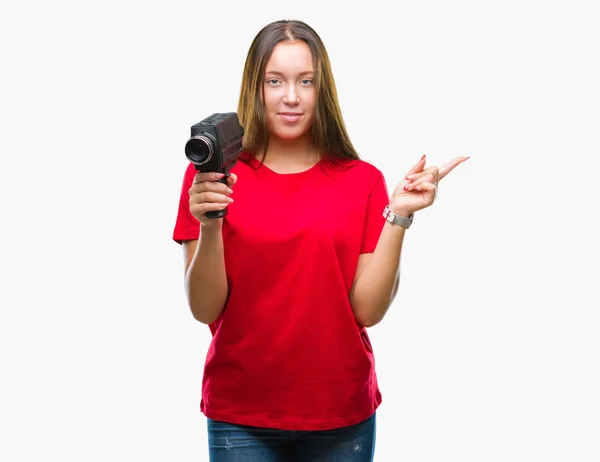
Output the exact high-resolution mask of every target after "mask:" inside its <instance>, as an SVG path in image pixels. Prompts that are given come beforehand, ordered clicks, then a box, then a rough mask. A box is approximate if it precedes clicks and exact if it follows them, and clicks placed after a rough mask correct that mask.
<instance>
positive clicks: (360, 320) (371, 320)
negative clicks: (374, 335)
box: [356, 316, 383, 328]
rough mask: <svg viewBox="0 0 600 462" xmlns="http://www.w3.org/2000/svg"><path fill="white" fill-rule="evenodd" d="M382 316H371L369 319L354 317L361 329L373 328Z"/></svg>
mask: <svg viewBox="0 0 600 462" xmlns="http://www.w3.org/2000/svg"><path fill="white" fill-rule="evenodd" d="M382 319H383V316H371V317H366V316H364V317H362V318H360V317H356V322H357V323H358V324H359V325H360V326H362V327H366V328H368V327H373V326H376V325H377V324H379V323H380V322H381V320H382Z"/></svg>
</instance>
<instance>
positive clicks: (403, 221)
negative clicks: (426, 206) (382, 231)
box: [383, 205, 415, 229]
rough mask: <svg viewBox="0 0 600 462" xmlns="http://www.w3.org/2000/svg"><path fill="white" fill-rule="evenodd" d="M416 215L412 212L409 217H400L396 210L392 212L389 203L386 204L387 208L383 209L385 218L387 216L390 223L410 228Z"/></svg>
mask: <svg viewBox="0 0 600 462" xmlns="http://www.w3.org/2000/svg"><path fill="white" fill-rule="evenodd" d="M414 215H415V214H414V213H411V214H410V215H409V216H408V217H400V216H398V215H396V214H395V213H394V212H392V211H391V210H390V207H389V206H388V205H386V206H385V209H383V218H385V219H386V220H387V221H389V222H390V223H393V224H395V225H398V226H402V227H403V228H406V229H408V228H410V225H412V222H413V217H414Z"/></svg>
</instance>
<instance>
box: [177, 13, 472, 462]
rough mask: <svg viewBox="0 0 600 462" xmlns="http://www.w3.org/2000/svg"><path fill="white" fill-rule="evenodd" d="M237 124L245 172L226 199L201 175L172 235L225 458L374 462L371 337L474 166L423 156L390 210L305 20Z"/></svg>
mask: <svg viewBox="0 0 600 462" xmlns="http://www.w3.org/2000/svg"><path fill="white" fill-rule="evenodd" d="M238 115H239V117H240V123H241V125H242V126H243V127H244V129H245V136H244V153H243V155H242V157H241V161H240V162H238V163H237V164H236V165H235V167H234V168H233V169H232V171H231V176H230V177H229V178H228V179H227V185H225V184H223V183H220V182H218V181H217V180H219V179H220V177H221V176H220V175H218V174H215V173H212V172H203V173H199V172H196V171H195V169H194V166H193V165H192V164H190V165H189V166H188V168H187V170H186V173H185V177H184V182H183V187H182V191H181V201H180V205H179V214H178V216H177V222H176V226H175V230H174V234H173V238H174V240H175V241H177V242H179V243H182V244H183V246H184V248H185V267H186V272H185V287H186V295H187V297H188V303H189V306H190V309H191V311H192V314H193V315H194V317H195V318H196V319H197V320H198V321H200V322H202V323H205V324H208V325H209V326H210V329H211V332H212V334H213V338H212V342H211V345H210V347H209V350H208V354H207V358H206V364H205V368H204V375H203V380H202V400H201V410H202V412H203V413H204V414H205V415H206V417H207V419H208V421H207V425H208V431H209V435H208V437H209V449H210V456H211V460H212V461H244V462H251V461H254V460H260V461H286V460H299V461H335V460H338V459H339V460H345V461H357V462H358V461H370V460H372V458H373V453H374V443H375V412H376V409H377V407H378V406H379V404H380V403H381V394H380V391H379V388H378V385H377V377H376V373H375V362H374V356H373V351H372V348H371V344H370V342H369V337H368V335H367V332H366V330H365V329H366V328H367V327H370V326H373V325H375V324H377V323H378V322H380V321H381V319H382V318H383V317H384V315H385V313H386V310H387V309H388V307H389V306H390V304H391V302H392V301H393V299H394V297H395V294H396V290H397V287H398V268H399V260H400V253H401V248H402V241H403V238H404V233H405V232H406V228H408V227H409V226H410V222H411V220H412V217H413V214H414V213H415V212H416V211H418V210H420V209H423V208H425V207H428V206H429V205H431V204H432V203H433V200H434V197H435V194H436V188H437V183H438V181H439V180H440V179H441V178H443V177H444V176H445V175H446V174H447V173H448V172H450V171H451V170H452V169H453V168H454V167H456V166H457V165H458V164H459V163H461V162H463V161H464V160H466V159H465V158H457V159H455V160H454V161H452V162H449V163H448V164H447V165H446V166H444V167H443V168H441V169H438V168H437V167H435V166H432V167H429V168H425V162H426V160H425V156H423V158H421V159H420V160H419V161H418V162H417V163H416V164H415V165H414V166H413V167H412V168H411V169H410V171H409V172H408V174H407V178H406V179H405V180H403V181H402V182H401V183H400V184H399V185H398V186H397V187H396V188H395V190H394V191H393V193H392V194H391V196H389V195H388V193H387V188H386V184H385V180H384V177H383V175H382V173H381V172H380V171H379V170H378V169H376V168H375V167H374V166H372V165H370V164H369V163H367V162H364V161H362V160H360V159H359V156H358V154H357V153H356V151H355V150H354V148H353V146H352V143H351V142H350V139H349V137H348V134H347V133H346V129H345V127H344V123H343V120H342V116H341V112H340V108H339V104H338V99H337V94H336V89H335V84H334V79H333V76H332V72H331V67H330V63H329V59H328V56H327V52H326V50H325V47H324V45H323V43H322V42H321V40H320V38H319V36H318V35H317V33H316V32H315V31H314V30H313V29H312V28H310V27H309V26H308V25H306V24H305V23H303V22H300V21H277V22H274V23H271V24H269V25H267V26H266V27H264V28H263V29H262V30H261V31H260V32H259V33H258V35H257V36H256V38H255V39H254V41H253V43H252V45H251V47H250V50H249V52H248V56H247V60H246V64H245V69H244V74H243V78H242V85H241V94H240V100H239V107H238ZM234 190H235V193H234ZM234 198H235V199H234ZM226 207H227V208H228V213H227V216H226V217H225V218H219V219H207V218H206V217H205V213H206V212H208V211H215V210H222V209H224V208H226ZM384 215H385V217H384ZM386 217H387V218H386Z"/></svg>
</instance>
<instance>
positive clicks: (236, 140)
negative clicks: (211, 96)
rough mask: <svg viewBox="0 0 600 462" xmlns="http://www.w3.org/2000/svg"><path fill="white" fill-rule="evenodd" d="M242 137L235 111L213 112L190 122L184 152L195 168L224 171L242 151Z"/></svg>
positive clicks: (225, 171) (203, 170) (229, 168)
mask: <svg viewBox="0 0 600 462" xmlns="http://www.w3.org/2000/svg"><path fill="white" fill-rule="evenodd" d="M243 137H244V129H243V128H242V126H241V125H240V122H239V119H238V116H237V114H236V113H235V112H217V113H215V114H212V115H211V116H209V117H207V118H205V119H203V120H202V121H200V122H198V123H197V124H194V125H192V128H191V137H190V138H189V139H188V141H187V143H186V144H185V155H186V157H187V158H188V160H189V161H190V162H192V163H193V164H194V165H195V167H196V170H199V171H202V172H221V173H225V174H228V173H229V171H230V170H231V168H232V167H233V166H234V165H235V163H236V162H237V160H238V157H239V155H240V154H241V152H242V138H243Z"/></svg>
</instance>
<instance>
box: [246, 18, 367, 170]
mask: <svg viewBox="0 0 600 462" xmlns="http://www.w3.org/2000/svg"><path fill="white" fill-rule="evenodd" d="M295 40H303V41H304V42H306V44H307V45H308V46H309V48H310V50H311V52H312V56H313V65H314V69H315V84H316V91H317V102H316V105H315V113H314V117H313V124H312V139H313V145H314V148H315V149H316V151H317V152H318V153H319V154H320V155H321V156H323V157H324V158H329V159H330V160H333V161H335V160H345V159H347V160H357V159H359V155H358V153H357V152H356V150H355V149H354V146H353V145H352V142H351V141H350V138H349V136H348V133H347V132H346V127H345V124H344V120H343V118H342V112H341V109H340V105H339V102H338V96H337V90H336V86H335V81H334V79H333V73H332V71H331V63H330V61H329V56H328V54H327V50H326V49H325V46H324V44H323V42H322V41H321V38H320V37H319V35H318V34H317V33H316V32H315V31H314V30H313V29H312V28H311V27H310V26H309V25H308V24H306V23H304V22H302V21H298V20H280V21H275V22H272V23H270V24H268V25H266V26H265V27H264V28H263V29H261V31H260V32H259V33H258V34H257V35H256V37H255V38H254V40H253V41H252V44H251V45H250V49H249V51H248V55H247V57H246V63H245V66H244V73H243V76H242V85H241V91H240V98H239V102H238V117H239V119H240V123H241V125H242V126H243V127H244V132H245V135H244V142H243V148H244V151H246V152H247V153H249V154H251V155H252V156H254V157H256V156H258V155H264V154H265V153H266V150H267V147H268V145H269V130H268V128H267V124H266V118H265V111H264V105H263V99H262V95H263V90H264V87H263V84H264V76H265V71H266V66H267V62H268V61H269V58H270V57H271V54H272V53H273V49H274V48H275V46H276V45H277V44H278V43H279V42H283V41H295Z"/></svg>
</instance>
